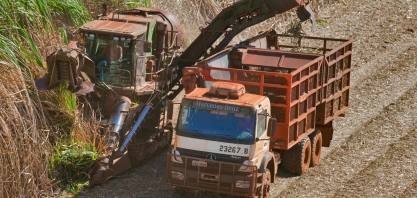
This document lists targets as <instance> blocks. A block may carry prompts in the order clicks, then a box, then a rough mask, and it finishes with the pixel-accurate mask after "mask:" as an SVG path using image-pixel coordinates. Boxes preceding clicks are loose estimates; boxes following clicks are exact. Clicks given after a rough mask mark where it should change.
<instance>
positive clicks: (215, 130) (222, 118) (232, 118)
mask: <svg viewBox="0 0 417 198" xmlns="http://www.w3.org/2000/svg"><path fill="white" fill-rule="evenodd" d="M249 112H250V111H248V113H246V114H244V113H232V112H227V111H219V110H210V109H200V108H193V107H187V106H182V108H181V112H180V117H179V119H178V129H179V131H178V134H179V135H184V136H198V137H199V138H205V139H210V140H222V141H226V142H233V143H242V144H251V143H253V141H254V134H255V133H254V132H255V123H256V121H255V115H254V113H249Z"/></svg>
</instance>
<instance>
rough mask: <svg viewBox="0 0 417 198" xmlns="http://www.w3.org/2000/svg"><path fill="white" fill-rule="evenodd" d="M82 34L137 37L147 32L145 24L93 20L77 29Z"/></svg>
mask: <svg viewBox="0 0 417 198" xmlns="http://www.w3.org/2000/svg"><path fill="white" fill-rule="evenodd" d="M79 30H80V31H83V32H91V33H106V34H107V33H112V32H113V33H114V34H116V35H120V36H129V37H137V36H139V35H141V34H143V33H145V32H146V30H147V25H146V24H139V23H127V22H120V21H107V20H94V21H91V22H88V23H86V24H84V25H83V26H81V27H80V28H79Z"/></svg>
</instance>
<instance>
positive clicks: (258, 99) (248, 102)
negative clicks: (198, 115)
mask: <svg viewBox="0 0 417 198" xmlns="http://www.w3.org/2000/svg"><path fill="white" fill-rule="evenodd" d="M208 91H209V89H208V88H197V89H195V90H194V91H192V92H191V93H189V94H187V95H185V97H184V98H186V99H192V100H202V101H206V102H214V103H224V104H230V105H238V106H247V107H255V106H256V105H259V104H261V103H262V102H263V101H264V100H265V99H266V100H269V99H268V97H266V96H261V95H256V94H250V93H245V94H243V95H242V97H240V98H239V99H227V98H219V97H216V96H213V95H211V94H209V93H208Z"/></svg>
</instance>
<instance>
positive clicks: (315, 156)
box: [310, 129, 323, 167]
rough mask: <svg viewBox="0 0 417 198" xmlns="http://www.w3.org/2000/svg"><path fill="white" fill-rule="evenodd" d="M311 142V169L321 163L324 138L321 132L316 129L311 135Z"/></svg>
mask: <svg viewBox="0 0 417 198" xmlns="http://www.w3.org/2000/svg"><path fill="white" fill-rule="evenodd" d="M310 141H311V160H310V167H314V166H317V165H318V164H319V163H320V157H321V148H322V142H323V141H322V136H321V132H320V130H318V129H316V131H315V132H314V133H312V134H311V135H310Z"/></svg>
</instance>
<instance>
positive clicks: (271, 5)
mask: <svg viewBox="0 0 417 198" xmlns="http://www.w3.org/2000/svg"><path fill="white" fill-rule="evenodd" d="M293 8H297V14H298V16H299V18H300V20H301V21H305V20H307V19H313V20H312V21H313V22H314V21H315V20H314V16H313V14H312V12H311V9H310V8H309V7H308V0H241V1H238V2H235V3H233V4H230V5H229V6H228V7H226V8H224V9H223V10H222V11H221V12H220V13H219V14H218V15H217V16H216V17H215V18H214V19H213V20H212V21H211V22H210V23H208V24H207V26H205V27H201V28H200V30H201V34H200V35H199V36H198V37H197V38H196V39H195V40H194V41H193V42H192V43H191V45H190V46H189V47H188V48H187V49H185V51H184V52H182V53H180V51H179V50H180V48H181V46H182V44H183V42H184V37H185V35H184V31H183V28H182V27H181V24H180V22H179V20H178V19H177V18H176V17H175V16H173V15H172V14H171V13H169V12H167V11H164V10H160V9H151V8H136V9H131V10H124V11H115V12H112V13H107V6H106V5H105V4H103V9H104V12H103V14H102V15H100V16H99V17H98V18H97V19H96V20H93V21H91V22H88V23H86V24H84V25H82V26H81V27H80V28H79V29H78V36H79V38H80V39H79V41H70V42H69V44H68V46H67V47H65V48H62V49H59V50H57V51H55V52H53V53H52V54H50V55H49V56H48V57H47V65H48V72H47V74H46V76H45V77H43V78H41V79H39V80H37V82H36V85H37V87H38V89H52V88H54V87H57V86H59V85H60V84H62V83H66V85H67V89H68V90H70V91H71V92H73V93H75V94H76V95H77V96H78V98H79V101H80V102H81V103H85V104H88V105H84V108H83V111H85V112H89V113H92V114H94V115H95V116H96V117H97V119H98V120H99V121H100V126H101V129H102V132H103V134H106V137H107V138H106V141H105V147H104V148H103V150H102V152H101V155H100V156H101V157H100V160H99V168H98V169H97V171H96V173H95V174H94V175H93V177H92V180H91V182H90V184H91V185H94V184H100V183H103V182H105V181H106V180H107V179H108V178H110V177H112V176H114V175H116V174H119V173H120V172H122V171H124V170H126V169H129V168H130V167H131V166H132V165H133V166H134V165H138V164H139V163H141V162H142V161H143V160H144V159H147V158H149V157H150V156H152V155H153V154H155V153H156V152H157V151H158V150H160V149H162V148H163V147H166V146H168V145H170V143H171V140H172V132H173V129H172V124H171V119H172V113H173V106H172V102H171V100H172V99H173V98H175V97H176V96H177V95H178V93H179V92H180V91H181V90H182V88H183V87H182V84H180V80H181V78H182V73H181V71H182V70H183V68H185V67H187V66H191V65H193V64H195V63H196V62H197V61H198V60H199V59H200V58H201V57H203V56H208V55H211V54H214V53H216V52H218V51H221V50H223V49H224V48H225V47H226V46H227V45H228V43H229V42H230V41H231V40H232V39H233V38H234V36H236V35H237V34H238V33H240V32H241V31H243V30H244V29H245V28H247V27H250V26H252V25H255V24H258V23H260V22H262V21H265V20H266V19H268V18H271V17H273V16H275V15H277V14H281V13H283V12H286V11H288V10H290V9H293ZM219 38H222V39H219ZM217 40H218V45H217V46H212V45H213V44H214V43H215V42H216V41H217ZM87 106H90V107H88V108H87ZM89 110H90V111H89Z"/></svg>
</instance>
